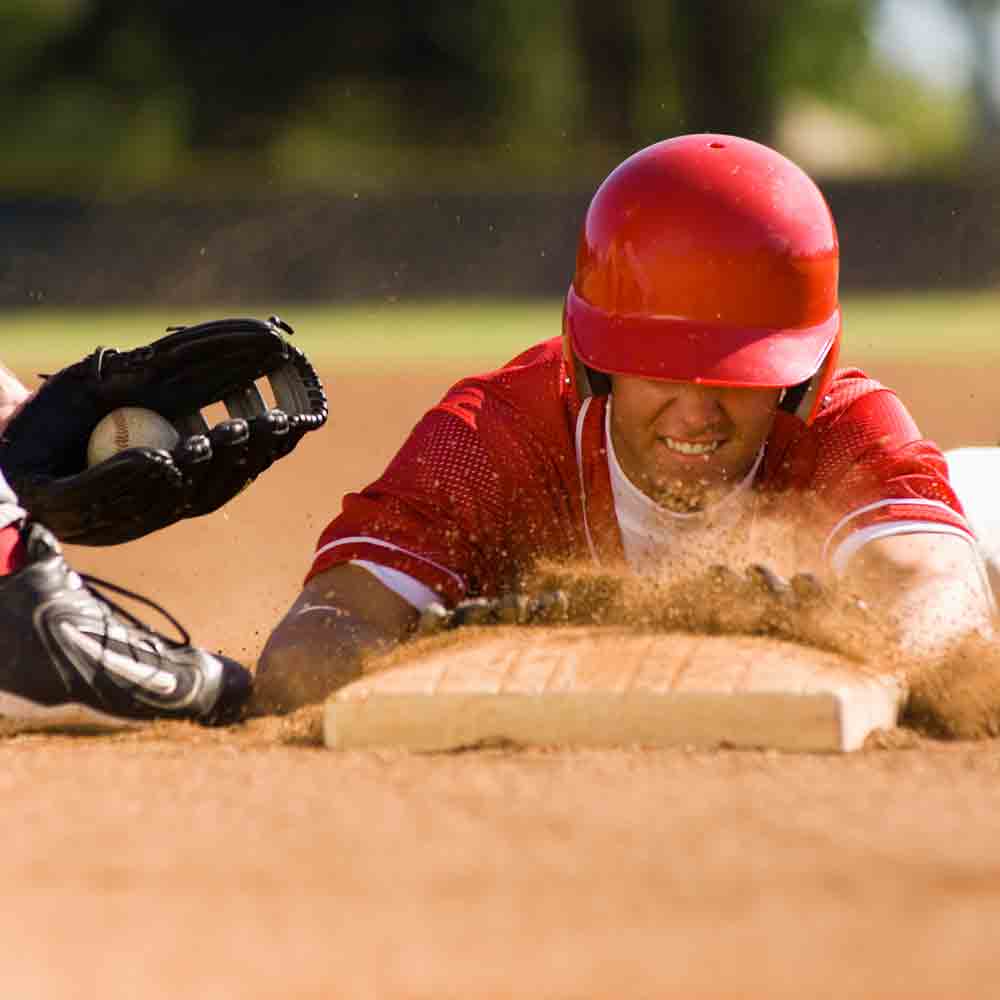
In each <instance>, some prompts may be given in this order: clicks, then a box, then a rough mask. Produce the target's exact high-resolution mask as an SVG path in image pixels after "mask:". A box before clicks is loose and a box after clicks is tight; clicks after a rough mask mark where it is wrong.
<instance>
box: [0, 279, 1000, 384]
mask: <svg viewBox="0 0 1000 1000" xmlns="http://www.w3.org/2000/svg"><path fill="white" fill-rule="evenodd" d="M560 308H561V304H560V302H559V301H557V300H552V301H540V302H517V303H504V302H494V301H484V302H460V303H424V304H412V305H411V304H405V305H404V304H401V303H381V302H380V303H371V304H362V305H348V306H343V305H330V306H316V305H288V306H286V307H285V308H283V309H278V310H275V308H274V306H271V307H267V308H264V309H257V310H255V309H253V308H248V307H247V306H245V305H244V306H240V307H236V308H234V307H232V306H220V307H218V308H215V309H211V308H206V307H203V306H200V307H198V308H192V309H183V308H177V307H171V308H169V309H167V308H162V307H156V308H150V309H133V308H113V309H74V310H68V309H62V308H58V307H48V306H38V307H34V308H31V309H23V310H6V311H3V310H0V360H3V361H4V362H5V363H6V364H7V365H9V366H10V367H13V368H20V367H22V366H24V365H26V364H30V365H35V366H38V365H42V364H45V365H47V366H49V367H57V366H60V365H63V364H66V363H68V362H70V361H72V360H74V359H76V358H77V357H79V356H81V355H82V354H84V353H86V352H87V351H89V350H91V349H92V348H93V347H95V346H96V345H97V344H103V345H106V346H113V347H121V348H126V347H133V346H136V345H138V344H142V343H145V342H147V341H149V340H152V339H154V338H155V337H156V336H158V335H159V334H160V333H161V332H162V331H163V330H164V328H165V327H167V326H168V325H171V324H178V323H196V322H200V321H202V320H206V319H214V318H217V317H220V316H226V315H256V316H266V315H267V314H268V313H270V312H274V311H277V312H278V313H279V314H280V315H281V316H283V317H284V318H285V319H287V320H289V321H290V322H291V323H292V324H293V325H294V326H295V328H296V336H295V342H296V343H298V344H299V345H300V346H301V347H302V349H303V350H305V351H306V352H307V353H308V354H309V356H310V357H312V358H313V359H315V361H316V362H317V363H318V364H321V365H340V366H342V367H346V368H362V369H370V368H378V369H382V370H386V371H392V370H394V369H412V368H413V366H414V365H422V364H427V365H429V366H430V365H441V364H444V363H454V364H456V365H465V364H472V365H475V364H485V365H491V364H495V363H501V362H503V361H505V360H507V359H508V358H510V357H512V356H513V355H514V354H516V353H517V352H518V351H519V350H521V349H522V348H523V347H525V346H527V345H529V344H532V343H534V342H535V341H538V340H542V339H544V338H546V337H550V336H553V335H555V334H556V333H558V331H559V325H560ZM844 315H845V347H844V355H843V357H844V359H845V360H847V361H850V362H852V363H858V364H864V363H865V362H867V361H869V360H873V359H885V358H889V357H892V358H901V359H908V360H912V361H922V360H927V361H931V360H934V359H940V358H942V357H944V356H949V357H954V358H961V357H964V358H971V357H982V358H984V359H988V358H991V357H994V356H998V355H1000V293H992V292H990V293H985V292H984V293H975V294H961V293H940V294H932V295H878V296H851V297H848V298H847V299H846V301H845V303H844Z"/></svg>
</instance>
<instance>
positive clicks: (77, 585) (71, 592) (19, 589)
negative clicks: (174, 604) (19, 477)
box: [0, 522, 252, 726]
mask: <svg viewBox="0 0 1000 1000" xmlns="http://www.w3.org/2000/svg"><path fill="white" fill-rule="evenodd" d="M23 537H24V541H25V546H26V550H27V563H26V564H25V566H24V567H23V568H21V569H20V570H18V571H17V572H15V573H12V574H10V575H9V576H3V577H0V719H4V718H6V719H16V720H18V721H24V722H27V723H32V724H34V725H43V726H67V725H85V726H90V725H97V726H106V725H115V724H118V725H122V724H128V723H130V722H134V721H135V720H142V719H163V718H166V719H192V720H195V721H197V722H203V723H208V724H225V723H228V722H234V721H236V720H237V719H238V718H239V717H240V714H241V711H242V709H243V707H244V706H245V705H246V702H247V700H248V699H249V697H250V690H251V683H252V678H251V676H250V673H249V671H247V670H246V669H245V668H244V667H242V666H240V664H238V663H236V662H235V661H234V660H230V659H228V658H227V657H225V656H220V655H215V654H210V653H208V652H206V651H205V650H203V649H198V648H197V647H195V646H192V645H190V637H189V636H188V634H187V632H186V630H185V629H184V628H183V627H182V626H181V625H180V624H178V623H177V621H176V620H175V619H174V618H172V617H171V616H170V615H169V614H167V612H165V611H163V609H162V608H160V607H159V606H158V605H156V604H154V603H153V602H152V601H147V600H146V599H145V598H138V599H139V600H142V601H143V602H144V603H146V604H149V605H150V606H152V607H154V608H156V610H158V611H160V612H161V614H163V615H164V616H165V617H166V618H168V619H169V620H170V621H171V622H172V623H173V625H174V626H175V627H176V628H177V629H178V631H179V632H180V633H181V636H182V639H181V641H179V642H178V641H175V640H172V639H169V638H167V637H166V636H163V635H160V634H159V633H157V632H154V631H153V630H152V629H150V628H148V627H147V626H145V625H144V624H143V623H142V622H141V621H139V620H138V619H137V618H136V617H134V616H133V615H131V614H129V612H127V611H126V610H125V609H124V608H121V607H119V606H118V605H117V604H115V603H113V602H112V601H110V600H108V599H106V598H104V597H101V596H100V595H99V594H97V593H96V591H95V590H94V587H97V586H100V587H106V588H108V589H110V590H112V591H115V592H116V593H120V594H123V595H125V596H127V597H130V598H136V597H137V596H138V595H135V594H132V593H130V592H129V591H127V590H123V589H122V588H120V587H115V586H113V585H112V584H107V583H105V582H104V581H100V580H95V579H94V578H93V577H86V576H82V575H81V574H78V573H76V572H74V571H73V570H72V569H71V568H70V567H69V566H68V565H67V563H66V560H65V559H64V558H63V556H62V550H61V549H60V547H59V543H58V542H57V541H56V539H55V537H54V536H53V535H52V533H51V532H50V531H48V530H47V529H46V528H44V527H42V525H40V524H36V523H30V522H29V524H28V525H27V526H26V527H25V528H24V529H23Z"/></svg>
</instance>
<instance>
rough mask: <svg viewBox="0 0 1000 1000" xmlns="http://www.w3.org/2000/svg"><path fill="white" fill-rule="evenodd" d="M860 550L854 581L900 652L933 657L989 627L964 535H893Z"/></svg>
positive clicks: (990, 615) (984, 594) (983, 587)
mask: <svg viewBox="0 0 1000 1000" xmlns="http://www.w3.org/2000/svg"><path fill="white" fill-rule="evenodd" d="M861 554H862V558H861V559H860V560H858V565H857V566H855V567H854V568H853V573H852V576H854V577H855V581H854V582H855V583H856V585H857V588H858V590H859V591H860V592H861V593H864V594H866V596H869V597H870V599H871V603H872V605H873V607H875V608H877V609H878V613H879V614H880V616H883V617H884V618H886V619H887V620H888V622H889V623H890V625H891V626H892V627H893V630H894V632H895V634H896V637H897V639H898V642H899V644H900V647H901V649H902V651H903V653H904V654H906V655H909V656H918V657H922V656H933V655H936V654H938V653H940V652H941V651H942V650H943V649H945V648H946V647H947V646H949V645H950V644H951V643H953V642H954V641H955V640H956V639H958V638H960V637H961V636H964V635H967V634H969V633H970V632H980V633H984V634H986V633H990V632H991V631H992V629H993V619H994V614H995V612H994V606H993V603H992V599H991V596H990V593H989V584H988V582H987V580H986V579H985V574H984V573H983V572H981V567H980V566H979V564H978V562H977V556H976V553H975V549H974V548H973V546H972V545H970V544H969V543H968V542H967V541H966V540H965V539H963V538H959V537H957V536H951V535H940V534H932V533H928V534H926V535H921V534H915V535H905V536H895V537H890V538H886V539H882V540H879V541H876V542H872V543H870V544H869V545H867V546H865V548H864V549H862V550H861Z"/></svg>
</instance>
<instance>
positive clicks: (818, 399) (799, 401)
mask: <svg viewBox="0 0 1000 1000" xmlns="http://www.w3.org/2000/svg"><path fill="white" fill-rule="evenodd" d="M839 354H840V338H839V337H837V338H836V339H835V340H834V341H833V343H832V344H831V345H830V349H829V350H828V351H827V352H826V357H825V358H823V362H822V364H820V366H819V368H818V369H817V370H816V373H815V374H814V375H812V376H810V377H809V378H807V379H806V380H805V381H804V382H799V383H798V385H790V386H789V387H788V388H787V389H785V390H784V391H783V392H782V394H781V401H780V402H779V403H778V409H779V410H783V411H784V412H786V413H791V414H792V416H795V417H798V418H799V420H801V421H802V422H803V423H804V424H805V425H806V426H808V425H809V424H811V423H812V422H813V420H815V419H816V414H817V413H818V412H819V408H820V406H821V404H822V402H823V397H824V396H825V395H826V394H827V392H828V391H829V389H830V383H831V382H832V381H833V373H834V369H835V368H836V366H837V357H838V355H839Z"/></svg>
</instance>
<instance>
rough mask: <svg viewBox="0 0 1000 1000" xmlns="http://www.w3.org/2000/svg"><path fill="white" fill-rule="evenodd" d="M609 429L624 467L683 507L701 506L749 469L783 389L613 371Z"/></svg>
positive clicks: (658, 497)
mask: <svg viewBox="0 0 1000 1000" xmlns="http://www.w3.org/2000/svg"><path fill="white" fill-rule="evenodd" d="M611 381H612V406H611V437H612V442H613V443H614V448H615V454H616V455H617V456H618V461H619V463H620V465H621V467H622V470H623V471H624V473H625V475H626V476H628V478H629V479H630V480H631V481H632V482H633V483H634V484H635V485H636V486H637V487H638V488H639V489H640V490H642V492H643V493H645V494H646V495H647V496H648V497H651V498H652V499H653V500H655V501H656V502H657V503H658V504H661V505H662V506H664V507H666V508H667V509H668V510H673V511H677V512H680V513H689V512H691V511H696V510H701V509H702V508H704V507H706V506H708V505H710V504H711V503H713V502H714V501H716V500H718V499H720V498H721V497H722V496H724V495H725V493H726V492H728V491H729V490H730V489H731V488H732V487H733V486H734V485H736V484H737V483H738V482H740V480H741V479H743V477H744V476H745V475H746V474H747V473H748V472H749V471H750V468H751V467H752V465H753V462H754V460H755V459H756V457H757V454H758V452H759V451H760V449H761V446H762V445H763V443H764V441H765V439H766V438H767V435H768V434H769V433H770V431H771V425H772V424H773V422H774V415H775V411H776V410H777V406H778V399H779V396H780V393H781V391H780V390H779V389H733V388H724V387H719V386H705V385H698V384H696V383H694V382H663V381H659V380H654V379H645V378H636V377H633V376H625V375H615V376H612V380H611Z"/></svg>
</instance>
